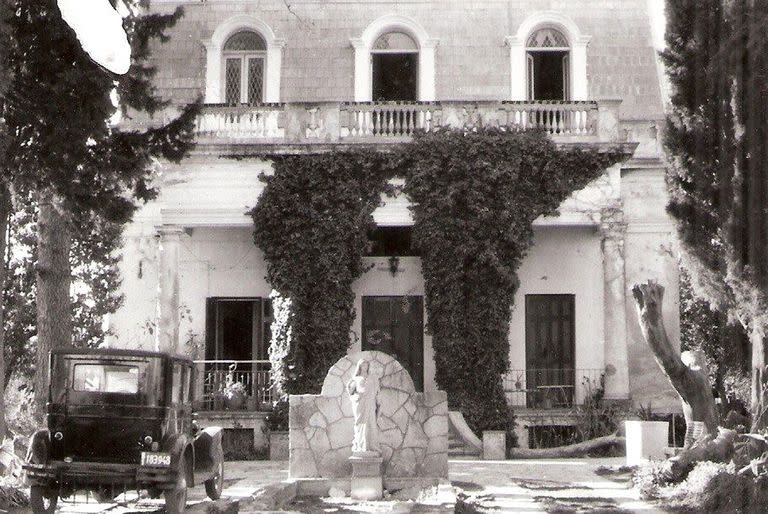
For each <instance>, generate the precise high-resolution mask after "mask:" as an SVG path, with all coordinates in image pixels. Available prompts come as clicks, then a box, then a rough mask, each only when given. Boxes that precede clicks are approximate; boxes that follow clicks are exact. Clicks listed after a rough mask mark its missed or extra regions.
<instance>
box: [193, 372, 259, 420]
mask: <svg viewBox="0 0 768 514" xmlns="http://www.w3.org/2000/svg"><path fill="white" fill-rule="evenodd" d="M195 365H196V366H197V368H198V376H201V377H202V386H203V387H202V396H200V397H199V398H198V410H200V411H220V410H259V411H269V410H271V409H272V401H273V400H274V391H273V389H272V386H271V379H270V372H269V371H270V363H269V361H268V360H251V361H247V360H200V361H195ZM236 383H240V384H242V388H240V387H239V386H237V387H233V386H232V384H236ZM234 389H238V390H241V391H242V392H243V393H244V395H245V399H244V401H243V402H242V403H240V404H239V405H236V404H237V403H238V402H233V401H231V400H229V399H228V398H227V394H226V393H227V391H228V390H234ZM230 396H231V395H230Z"/></svg>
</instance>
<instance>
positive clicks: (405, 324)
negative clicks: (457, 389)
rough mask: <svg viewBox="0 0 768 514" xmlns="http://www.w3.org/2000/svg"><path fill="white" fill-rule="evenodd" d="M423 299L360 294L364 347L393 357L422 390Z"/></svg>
mask: <svg viewBox="0 0 768 514" xmlns="http://www.w3.org/2000/svg"><path fill="white" fill-rule="evenodd" d="M423 312H424V299H423V297H421V296H363V340H362V349H363V350H378V351H380V352H384V353H387V354H389V355H391V356H393V357H394V358H395V359H397V361H398V362H399V363H400V364H402V366H403V367H404V368H405V369H406V370H408V373H410V375H411V378H412V379H413V385H414V386H415V387H416V390H417V391H423V390H424V322H423V319H424V318H423Z"/></svg>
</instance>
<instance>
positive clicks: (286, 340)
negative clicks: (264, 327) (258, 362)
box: [269, 289, 293, 396]
mask: <svg viewBox="0 0 768 514" xmlns="http://www.w3.org/2000/svg"><path fill="white" fill-rule="evenodd" d="M269 299H270V300H271V301H272V313H273V319H272V325H271V326H270V330H271V332H272V338H271V339H270V342H269V364H270V368H269V369H270V380H271V382H272V387H273V388H274V391H275V394H276V395H277V396H282V395H283V393H284V391H283V384H284V383H285V380H286V375H285V371H286V370H285V367H284V363H285V362H286V358H287V357H288V352H289V351H290V349H291V324H292V320H293V316H292V314H291V299H290V298H284V297H283V296H281V295H280V293H279V292H277V291H276V290H274V289H273V290H272V292H270V293H269Z"/></svg>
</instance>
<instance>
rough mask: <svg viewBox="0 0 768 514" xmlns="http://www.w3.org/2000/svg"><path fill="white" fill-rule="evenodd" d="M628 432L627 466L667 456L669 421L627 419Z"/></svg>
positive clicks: (626, 427) (625, 424) (625, 423)
mask: <svg viewBox="0 0 768 514" xmlns="http://www.w3.org/2000/svg"><path fill="white" fill-rule="evenodd" d="M624 426H625V429H626V434H627V466H634V465H637V464H642V463H644V462H648V461H649V460H663V459H665V458H666V454H665V451H664V450H665V448H666V447H667V441H668V439H667V438H668V434H669V422H667V421H625V422H624Z"/></svg>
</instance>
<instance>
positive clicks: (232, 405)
mask: <svg viewBox="0 0 768 514" xmlns="http://www.w3.org/2000/svg"><path fill="white" fill-rule="evenodd" d="M225 403H226V405H227V410H241V409H242V408H243V406H244V405H245V396H244V395H241V394H236V395H233V396H231V397H229V398H227V399H226V402H225Z"/></svg>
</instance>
